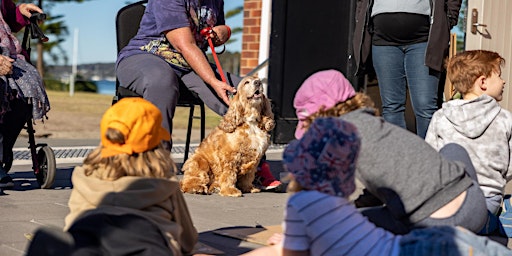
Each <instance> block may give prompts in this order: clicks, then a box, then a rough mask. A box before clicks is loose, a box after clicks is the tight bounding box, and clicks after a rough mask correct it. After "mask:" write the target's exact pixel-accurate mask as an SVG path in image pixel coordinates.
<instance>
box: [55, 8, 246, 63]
mask: <svg viewBox="0 0 512 256" xmlns="http://www.w3.org/2000/svg"><path fill="white" fill-rule="evenodd" d="M131 2H136V1H135V0H91V1H87V2H83V3H59V4H55V6H54V7H53V8H52V9H51V13H52V15H58V14H62V15H64V21H65V23H66V25H67V26H68V29H69V36H68V37H67V39H66V41H65V42H63V43H62V47H63V49H64V50H65V51H66V52H67V55H68V59H69V63H68V64H71V63H72V61H73V39H74V34H75V30H77V31H78V51H77V63H78V64H87V63H96V62H103V63H108V62H114V61H115V60H116V55H117V52H116V39H115V16H116V13H117V11H118V10H119V9H120V8H122V7H123V6H125V5H126V4H127V3H131ZM241 5H243V0H225V1H224V8H225V10H230V9H233V8H234V7H237V6H241ZM242 18H243V14H239V15H237V16H235V17H233V18H230V19H228V20H227V21H226V23H227V24H228V25H229V26H231V27H241V26H242V24H243V21H242ZM237 37H238V40H237V42H234V43H232V44H229V45H228V46H227V50H229V51H240V49H241V38H240V35H237ZM50 40H51V38H50ZM49 59H50V58H46V60H49ZM58 64H63V63H58Z"/></svg>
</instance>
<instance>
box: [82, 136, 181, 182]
mask: <svg viewBox="0 0 512 256" xmlns="http://www.w3.org/2000/svg"><path fill="white" fill-rule="evenodd" d="M105 137H106V139H108V140H110V141H111V142H112V143H117V144H124V143H125V138H124V136H123V134H122V133H121V132H119V131H118V130H116V129H112V128H108V129H107V131H106V133H105ZM101 148H102V147H101V146H100V147H98V148H96V149H95V150H93V151H92V152H91V153H90V154H89V155H88V156H87V157H86V158H85V160H84V164H83V168H84V171H85V175H87V176H89V175H93V176H94V177H96V178H99V179H102V180H116V179H119V178H121V177H123V176H139V177H151V178H164V179H169V178H171V177H173V176H175V171H176V165H175V163H174V161H173V160H172V158H171V155H170V152H169V151H168V150H166V149H164V148H163V146H162V144H160V145H159V146H157V147H156V148H154V149H150V150H147V151H145V152H142V153H134V154H132V155H128V154H118V155H114V156H110V157H104V158H102V157H101Z"/></svg>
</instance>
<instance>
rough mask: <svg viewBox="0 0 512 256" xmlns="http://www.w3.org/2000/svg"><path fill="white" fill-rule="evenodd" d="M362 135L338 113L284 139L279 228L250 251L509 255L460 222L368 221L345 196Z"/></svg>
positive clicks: (350, 188)
mask: <svg viewBox="0 0 512 256" xmlns="http://www.w3.org/2000/svg"><path fill="white" fill-rule="evenodd" d="M362 143H363V141H362V140H361V139H360V138H359V133H358V131H357V128H356V127H355V126H354V125H353V124H351V123H349V122H347V121H344V120H342V119H340V118H335V117H327V118H318V119H316V120H314V122H313V123H312V124H311V126H310V128H309V129H308V130H307V131H306V132H305V133H304V134H303V136H301V139H299V140H294V141H292V142H290V143H289V145H288V146H287V147H286V149H285V150H284V152H283V163H284V166H285V168H286V170H287V171H289V176H290V179H291V182H290V184H289V186H288V190H289V191H290V192H293V194H292V195H291V196H290V198H289V199H288V202H287V204H286V212H285V217H284V222H283V227H284V234H282V235H279V234H276V235H274V236H273V237H272V238H271V239H270V242H272V243H275V244H274V245H273V246H268V247H262V248H259V249H256V250H253V251H251V252H249V253H247V254H244V255H245V256H249V255H345V256H350V255H354V256H356V255H357V256H358V255H369V256H371V255H378V256H399V255H461V256H463V255H487V256H488V255H512V251H510V250H509V249H508V248H506V247H505V246H503V245H501V244H498V243H497V242H494V241H491V240H489V238H487V237H483V236H477V235H475V234H473V233H471V232H470V231H468V230H466V229H464V228H458V227H451V226H437V227H430V228H423V229H416V230H414V231H412V232H411V233H408V234H406V235H403V236H402V235H395V234H393V233H391V232H388V231H386V230H384V229H382V228H379V227H377V226H375V224H373V223H372V222H370V221H368V219H366V218H365V217H364V216H363V215H361V213H360V212H359V211H358V210H357V209H356V208H355V206H354V205H352V203H351V202H350V201H349V200H348V196H349V195H350V194H351V193H353V192H354V189H355V183H354V177H355V172H356V166H357V164H356V163H357V161H358V158H359V154H360V149H361V146H362Z"/></svg>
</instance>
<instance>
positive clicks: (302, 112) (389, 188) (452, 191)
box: [293, 70, 487, 234]
mask: <svg viewBox="0 0 512 256" xmlns="http://www.w3.org/2000/svg"><path fill="white" fill-rule="evenodd" d="M293 104H294V107H295V108H296V113H297V117H298V119H299V124H298V126H297V130H296V132H295V136H296V138H298V139H299V138H300V137H301V136H302V134H303V133H304V131H306V130H307V129H308V128H309V126H310V125H311V123H313V121H314V120H315V119H317V118H322V117H339V118H341V119H344V120H345V121H347V122H350V123H352V124H353V125H354V126H356V127H357V129H358V132H359V137H360V138H361V141H362V146H361V152H360V155H359V162H358V164H357V174H358V179H359V181H361V183H362V184H363V186H364V188H365V190H364V191H365V193H364V196H362V197H360V198H358V199H357V200H356V201H355V202H356V206H357V207H364V208H363V209H361V212H362V214H363V215H364V216H366V217H367V218H368V219H369V220H370V221H372V222H373V223H374V224H375V225H377V226H378V227H382V228H384V229H386V230H388V231H391V232H393V233H395V234H406V233H409V232H410V231H411V230H412V229H415V228H421V227H429V226H462V227H464V228H466V229H468V230H470V231H472V232H478V231H480V230H481V229H482V227H483V226H484V225H485V221H486V220H487V209H486V206H485V198H484V195H483V193H482V191H481V190H480V187H479V186H478V182H477V180H476V173H475V170H474V168H473V165H472V164H471V160H470V159H469V156H468V154H467V152H466V150H464V148H462V147H461V146H459V145H456V146H452V147H448V148H443V149H442V150H440V151H439V152H437V151H436V150H434V149H433V148H432V147H431V146H430V145H428V144H427V143H426V142H425V140H423V139H422V138H420V137H418V136H416V135H415V134H413V133H411V132H409V131H407V130H406V129H403V128H401V127H398V126H395V125H393V124H390V123H388V122H386V121H385V120H383V119H382V118H381V117H379V116H377V112H376V109H375V107H374V103H373V101H372V100H371V98H370V97H369V96H368V95H366V94H364V93H360V92H358V93H356V92H355V91H354V89H353V87H352V85H351V84H350V82H349V81H348V80H347V79H346V78H345V76H343V74H342V73H341V72H339V71H337V70H322V71H318V72H316V73H314V74H313V75H311V76H310V77H308V78H307V79H306V80H305V81H304V83H302V85H301V87H300V88H299V90H298V91H297V93H296V94H295V98H294V102H293ZM363 198H364V200H362V199H363Z"/></svg>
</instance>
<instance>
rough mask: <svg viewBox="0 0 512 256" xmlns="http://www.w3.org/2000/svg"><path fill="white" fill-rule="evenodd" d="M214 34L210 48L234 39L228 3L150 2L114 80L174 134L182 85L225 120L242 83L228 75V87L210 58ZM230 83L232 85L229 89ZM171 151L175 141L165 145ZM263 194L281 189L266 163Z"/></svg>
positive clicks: (120, 58) (262, 174) (121, 56)
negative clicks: (226, 8) (157, 111)
mask: <svg viewBox="0 0 512 256" xmlns="http://www.w3.org/2000/svg"><path fill="white" fill-rule="evenodd" d="M205 29H206V30H208V31H211V32H212V33H211V34H210V36H211V37H212V38H211V40H212V43H213V45H215V46H220V45H223V44H224V43H225V42H227V41H228V39H229V38H230V36H231V29H230V28H229V27H228V26H226V25H225V19H224V1H223V0H212V1H200V0H185V1H183V0H149V1H148V3H147V6H146V10H145V13H144V15H143V16H142V20H141V22H140V27H139V30H138V32H137V34H136V35H135V37H133V38H132V39H131V40H130V42H129V43H128V45H127V46H125V47H124V48H123V49H122V50H121V51H120V52H119V55H118V58H117V63H116V75H117V79H118V81H119V84H120V87H122V88H125V89H128V90H130V91H132V92H135V93H136V94H138V95H140V96H142V97H143V98H144V99H146V100H148V101H150V102H152V103H153V104H155V105H156V106H157V107H158V108H159V109H160V111H161V112H162V115H163V117H164V118H163V122H162V125H163V126H164V128H165V129H167V130H168V131H169V132H170V133H172V119H173V117H174V113H175V109H176V105H177V103H178V97H179V87H180V84H183V85H185V86H186V87H187V88H188V89H189V90H190V91H192V92H194V93H196V94H197V95H198V96H199V97H200V98H201V100H203V102H204V103H205V104H206V105H207V106H208V107H209V108H210V109H211V110H213V111H214V112H216V113H217V114H219V115H224V114H225V113H226V112H227V109H228V106H229V97H228V94H232V93H235V92H236V89H235V86H237V85H238V83H239V82H240V81H241V78H240V77H238V76H235V75H232V74H230V73H226V74H224V76H225V77H226V80H227V81H226V82H224V81H222V80H221V74H219V71H218V70H217V68H216V67H215V65H214V64H211V63H209V61H208V58H207V56H206V51H207V50H208V40H207V39H206V38H205V36H204V34H203V33H202V31H203V32H204V30H205ZM228 83H229V84H228ZM166 144H167V147H168V148H169V149H170V148H172V141H171V140H169V141H167V142H166ZM256 175H257V176H258V177H260V178H258V179H257V180H258V181H260V182H259V183H261V184H257V185H259V187H260V188H261V189H264V190H265V189H273V188H277V187H278V186H280V185H281V183H280V182H279V181H277V180H276V179H275V178H274V177H273V176H272V173H271V172H270V169H269V167H268V163H266V162H265V161H262V163H261V164H260V168H259V172H258V173H257V174H256Z"/></svg>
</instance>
